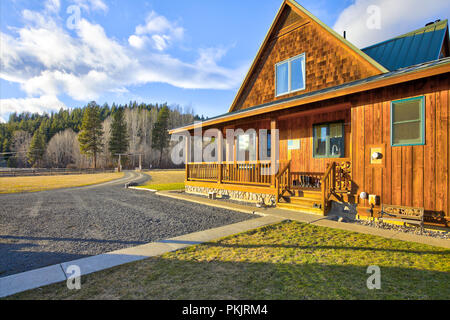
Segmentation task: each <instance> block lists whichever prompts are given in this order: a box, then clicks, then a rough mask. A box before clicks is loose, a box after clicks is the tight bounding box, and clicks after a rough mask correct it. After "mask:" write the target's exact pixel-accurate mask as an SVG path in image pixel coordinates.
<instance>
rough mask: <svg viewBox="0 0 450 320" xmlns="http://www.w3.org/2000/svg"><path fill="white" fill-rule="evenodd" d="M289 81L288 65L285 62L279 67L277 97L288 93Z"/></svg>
mask: <svg viewBox="0 0 450 320" xmlns="http://www.w3.org/2000/svg"><path fill="white" fill-rule="evenodd" d="M288 80H289V77H288V63H287V62H285V63H283V64H280V65H278V66H277V95H279V94H282V93H286V92H288V90H289V87H288Z"/></svg>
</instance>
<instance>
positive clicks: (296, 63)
mask: <svg viewBox="0 0 450 320" xmlns="http://www.w3.org/2000/svg"><path fill="white" fill-rule="evenodd" d="M304 67H305V57H304V56H302V57H299V58H297V59H295V60H292V61H291V90H292V91H294V90H299V89H303V88H304V87H305V79H303V71H304Z"/></svg>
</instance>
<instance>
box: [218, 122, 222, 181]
mask: <svg viewBox="0 0 450 320" xmlns="http://www.w3.org/2000/svg"><path fill="white" fill-rule="evenodd" d="M217 162H218V163H219V165H218V170H219V172H218V174H217V183H219V184H220V183H222V165H223V164H222V163H223V134H222V130H219V129H217Z"/></svg>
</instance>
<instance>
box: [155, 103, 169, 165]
mask: <svg viewBox="0 0 450 320" xmlns="http://www.w3.org/2000/svg"><path fill="white" fill-rule="evenodd" d="M169 115H170V110H169V107H167V105H165V106H163V107H162V108H161V109H160V110H159V112H158V117H157V119H156V122H155V125H154V127H153V131H152V148H154V149H157V150H159V152H160V154H159V167H161V160H162V153H163V150H164V148H167V146H168V145H169V138H170V137H169Z"/></svg>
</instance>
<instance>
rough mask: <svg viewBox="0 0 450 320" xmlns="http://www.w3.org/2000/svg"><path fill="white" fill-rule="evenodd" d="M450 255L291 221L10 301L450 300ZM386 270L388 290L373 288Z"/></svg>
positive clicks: (384, 285)
mask: <svg viewBox="0 0 450 320" xmlns="http://www.w3.org/2000/svg"><path fill="white" fill-rule="evenodd" d="M449 254H450V251H449V250H447V249H443V248H437V247H432V246H427V245H423V244H417V243H411V242H404V241H400V240H394V239H385V238H382V237H377V236H372V235H366V234H359V233H355V232H349V231H344V230H337V229H331V228H325V227H320V226H314V225H308V224H303V223H299V222H292V221H286V222H283V223H280V224H275V225H272V226H267V227H263V228H259V229H255V230H251V231H248V232H244V233H241V234H238V235H235V236H230V237H226V238H223V239H220V240H217V241H212V242H209V243H205V244H201V245H196V246H192V247H189V248H186V249H183V250H178V251H175V252H171V253H167V254H164V255H162V256H159V257H155V258H150V259H146V260H143V261H139V262H135V263H131V264H127V265H123V266H119V267H116V268H112V269H109V270H105V271H103V272H98V273H94V274H91V275H87V276H84V277H82V287H81V290H72V291H71V290H68V289H67V287H66V284H65V283H61V284H55V285H51V286H47V287H44V288H42V289H37V290H32V291H29V292H24V293H21V294H18V295H15V296H13V297H11V299H103V298H108V299H446V300H447V299H450V287H449V284H450V257H449ZM369 265H378V266H379V267H380V268H381V290H369V289H368V288H367V286H366V281H367V278H368V277H369V274H367V267H368V266H369Z"/></svg>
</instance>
